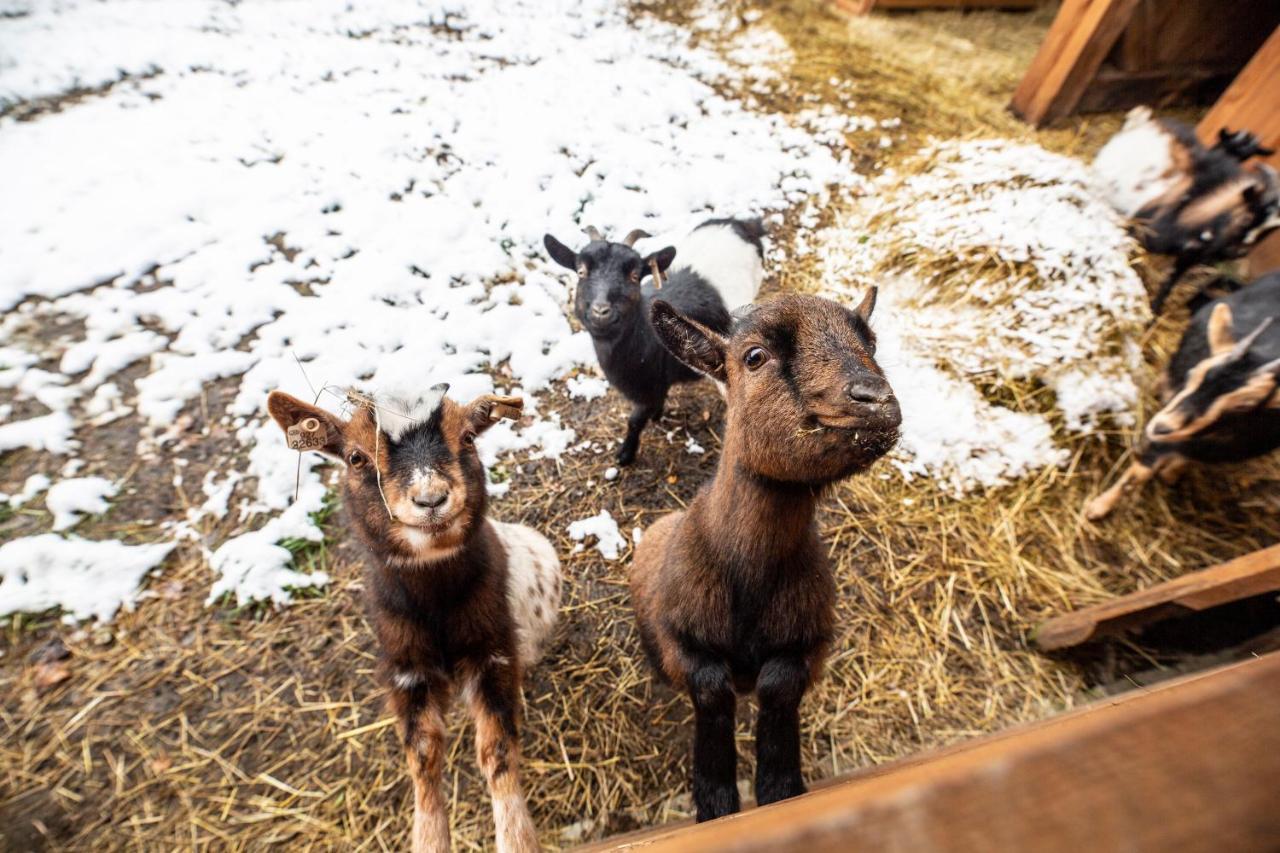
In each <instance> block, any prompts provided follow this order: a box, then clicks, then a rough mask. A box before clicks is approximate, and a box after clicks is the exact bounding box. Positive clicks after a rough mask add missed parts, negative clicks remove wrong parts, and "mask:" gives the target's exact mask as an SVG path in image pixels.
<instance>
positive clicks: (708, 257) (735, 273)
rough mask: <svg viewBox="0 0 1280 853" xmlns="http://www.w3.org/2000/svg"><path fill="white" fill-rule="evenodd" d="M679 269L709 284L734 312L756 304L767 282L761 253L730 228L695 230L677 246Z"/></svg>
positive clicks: (724, 226)
mask: <svg viewBox="0 0 1280 853" xmlns="http://www.w3.org/2000/svg"><path fill="white" fill-rule="evenodd" d="M676 266H677V267H688V268H689V269H691V270H693V271H694V272H696V273H697V274H698V275H700V276H702V277H703V278H705V279H706V280H707V281H709V282H710V283H711V286H712V287H714V288H715V289H716V290H717V291H719V292H720V298H722V299H723V300H724V306H725V307H726V308H728V309H729V310H730V311H732V310H733V309H735V308H738V307H740V306H743V305H747V304H749V303H751V302H752V301H754V300H755V298H756V294H758V293H759V292H760V284H761V282H763V281H764V263H763V262H761V260H760V253H759V252H757V251H756V247H755V246H754V245H752V244H751V243H748V242H747V241H745V240H743V239H742V238H741V237H739V236H738V235H737V234H735V233H734V231H733V227H732V226H730V225H708V226H705V227H703V228H695V229H694V230H693V231H692V232H690V234H689V236H688V237H685V238H684V239H683V240H681V241H680V242H679V243H678V244H676Z"/></svg>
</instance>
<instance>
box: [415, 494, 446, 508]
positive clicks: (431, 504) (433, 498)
mask: <svg viewBox="0 0 1280 853" xmlns="http://www.w3.org/2000/svg"><path fill="white" fill-rule="evenodd" d="M447 500H449V490H448V489H432V490H429V491H426V492H422V493H421V494H417V495H414V496H413V502H414V503H415V504H416V505H417V506H419V507H421V508H422V509H436V508H438V507H441V506H443V505H444V502H445V501H447Z"/></svg>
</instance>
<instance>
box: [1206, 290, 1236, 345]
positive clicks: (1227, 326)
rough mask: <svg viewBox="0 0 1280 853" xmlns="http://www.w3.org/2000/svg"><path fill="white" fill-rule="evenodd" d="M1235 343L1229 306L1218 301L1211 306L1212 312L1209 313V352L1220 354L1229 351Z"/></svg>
mask: <svg viewBox="0 0 1280 853" xmlns="http://www.w3.org/2000/svg"><path fill="white" fill-rule="evenodd" d="M1235 345H1236V339H1235V337H1233V336H1232V334H1231V306H1230V305H1228V304H1227V303H1225V302H1219V303H1218V304H1217V305H1215V306H1213V313H1212V314H1210V315H1209V352H1210V353H1211V354H1213V355H1222V354H1223V353H1224V352H1230V351H1231V349H1232V348H1233V347H1234V346H1235Z"/></svg>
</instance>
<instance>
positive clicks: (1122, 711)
mask: <svg viewBox="0 0 1280 853" xmlns="http://www.w3.org/2000/svg"><path fill="white" fill-rule="evenodd" d="M1277 691H1280V655H1275V654H1273V655H1266V656H1264V657H1261V658H1257V659H1255V660H1251V661H1247V662H1245V663H1241V664H1235V665H1232V666H1229V667H1224V668H1222V669H1218V670H1214V671H1212V672H1210V673H1205V674H1200V675H1194V676H1190V677H1188V678H1184V679H1179V680H1177V681H1173V682H1168V683H1166V684H1163V685H1160V686H1158V687H1154V688H1151V689H1149V690H1142V691H1134V692H1132V693H1129V694H1126V695H1124V696H1120V697H1116V698H1113V699H1109V700H1106V701H1104V702H1099V703H1096V704H1094V705H1091V706H1089V707H1087V708H1084V709H1081V710H1079V711H1074V712H1071V713H1068V714H1064V715H1062V716H1059V717H1056V718H1053V719H1050V720H1046V721H1043V722H1041V723H1035V724H1032V725H1029V726H1024V727H1020V728H1017V729H1013V730H1010V731H1008V732H1004V733H1001V734H998V735H994V736H991V737H986V738H982V739H980V740H977V741H972V742H969V743H965V744H961V745H958V746H955V747H951V748H949V749H945V750H942V751H940V752H935V753H932V754H926V755H922V756H916V757H912V758H909V759H906V760H905V761H900V762H894V763H893V764H890V765H887V766H884V767H880V768H875V769H874V770H871V771H868V772H865V773H860V774H856V775H854V776H852V777H848V778H846V779H844V780H840V781H839V782H837V783H836V784H833V785H831V786H829V787H826V788H823V789H822V790H816V791H813V792H811V793H809V794H806V795H805V796H803V797H797V798H795V799H793V800H787V801H784V802H781V803H776V804H774V805H771V806H766V807H764V808H758V809H751V810H748V811H745V812H742V813H741V814H738V815H735V816H733V817H728V818H722V819H720V820H717V821H711V822H709V823H704V824H699V825H696V826H692V825H684V826H679V827H662V828H659V829H657V830H651V831H649V832H644V833H636V834H633V835H629V836H622V837H619V838H616V839H611V840H608V841H606V842H603V843H601V844H598V845H595V846H593V847H591V848H589V849H592V850H634V849H644V850H645V851H653V853H677V852H678V853H684V851H690V853H692V851H706V850H716V851H743V853H752V851H778V852H779V853H789V851H795V853H801V851H803V853H826V851H831V853H835V851H848V850H876V851H890V853H894V851H902V853H907V851H910V853H953V852H954V853H960V852H961V851H992V850H1035V851H1037V853H1056V851H1063V853H1079V851H1082V850H1131V851H1167V850H1179V851H1190V853H1197V852H1198V851H1206V853H1209V851H1213V853H1217V851H1222V850H1231V851H1233V852H1234V853H1251V851H1275V850H1276V848H1277V840H1278V839H1280V808H1277V807H1276V791H1277V790H1280V702H1276V701H1275V697H1276V696H1277V695H1280V693H1277Z"/></svg>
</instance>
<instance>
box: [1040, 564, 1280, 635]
mask: <svg viewBox="0 0 1280 853" xmlns="http://www.w3.org/2000/svg"><path fill="white" fill-rule="evenodd" d="M1275 590H1280V545H1272V546H1271V547H1270V548H1263V549H1262V550H1261V551H1254V552H1253V553H1250V554H1246V555H1244V556H1243V557H1238V558H1237V559H1234V560H1231V561H1230V562H1227V563H1220V564H1219V565H1216V566H1212V567H1210V568H1207V569H1202V570H1200V571H1198V572H1192V573H1191V574H1189V575H1183V576H1182V577H1180V578H1178V579H1176V580H1172V581H1168V582H1167V583H1160V584H1156V585H1155V586H1153V587H1149V588H1147V589H1144V590H1139V591H1138V592H1134V593H1130V594H1129V595H1125V596H1121V597H1120V598H1117V599H1116V600H1114V601H1108V602H1104V603H1103V604H1096V605H1094V606H1093V607H1085V608H1083V609H1081V610H1077V611H1075V612H1073V613H1067V614H1065V615H1063V616H1058V617H1056V618H1054V619H1050V620H1049V621H1048V622H1045V623H1044V624H1043V625H1041V626H1040V628H1039V630H1037V631H1036V632H1035V635H1034V637H1033V639H1034V640H1035V643H1036V645H1037V646H1039V647H1040V648H1041V649H1043V650H1045V651H1052V650H1054V649H1064V648H1068V647H1070V646H1078V645H1080V644H1081V643H1084V642H1087V641H1089V640H1092V639H1095V638H1097V637H1100V636H1108V635H1113V634H1118V633H1120V632H1122V631H1126V630H1129V629H1132V628H1137V627H1140V626H1142V625H1148V624H1150V623H1152V622H1156V621H1159V620H1161V619H1167V618H1169V617H1170V616H1179V615H1183V614H1186V613H1189V612H1194V611H1199V610H1207V609H1208V608H1210V607H1217V606H1218V605H1221V604H1227V603H1229V602H1232V601H1239V600H1240V599H1242V598H1249V597H1251V596H1254V595H1261V594H1262V593H1264V592H1272V591H1275Z"/></svg>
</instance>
